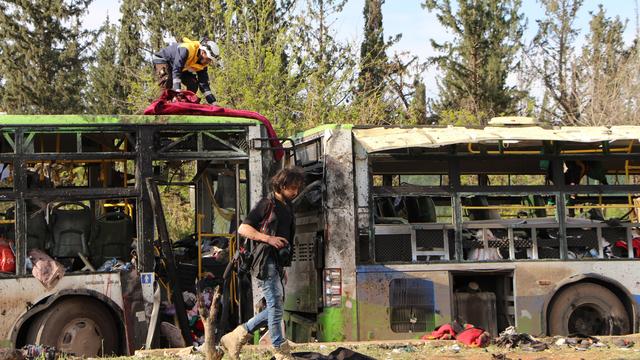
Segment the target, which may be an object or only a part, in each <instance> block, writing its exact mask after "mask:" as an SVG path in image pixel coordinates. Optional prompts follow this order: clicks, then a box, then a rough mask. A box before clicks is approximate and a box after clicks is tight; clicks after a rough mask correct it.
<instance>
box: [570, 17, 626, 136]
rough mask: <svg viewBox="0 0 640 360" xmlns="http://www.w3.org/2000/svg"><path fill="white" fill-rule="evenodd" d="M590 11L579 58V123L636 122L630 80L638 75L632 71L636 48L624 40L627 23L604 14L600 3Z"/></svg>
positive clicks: (611, 123)
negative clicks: (584, 40)
mask: <svg viewBox="0 0 640 360" xmlns="http://www.w3.org/2000/svg"><path fill="white" fill-rule="evenodd" d="M591 15H592V16H591V21H590V22H589V29H590V32H589V35H588V36H587V42H586V44H585V46H584V47H583V48H582V54H581V56H580V58H579V59H578V62H579V69H578V70H579V72H580V79H581V80H582V81H581V82H580V85H581V86H580V87H579V89H580V96H579V98H580V99H581V100H582V101H581V102H580V106H581V107H580V114H581V116H580V118H579V119H577V121H578V124H580V125H614V124H634V123H637V121H638V116H637V115H635V114H637V110H638V105H637V101H636V100H637V98H638V97H637V96H638V92H637V88H636V89H635V91H634V90H633V88H634V82H633V80H631V79H635V78H637V76H634V75H632V74H633V73H634V72H635V71H637V64H635V63H634V61H635V59H636V56H635V55H637V51H636V50H635V49H634V47H633V46H632V47H631V48H626V46H625V44H624V40H623V35H624V31H625V27H626V24H625V22H623V21H622V20H620V18H618V17H616V18H609V17H607V16H606V13H605V10H604V8H603V7H602V5H600V6H599V8H598V11H597V12H596V13H592V14H591ZM635 84H637V81H636V82H635ZM630 90H631V91H630Z"/></svg>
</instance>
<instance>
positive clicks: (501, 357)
mask: <svg viewBox="0 0 640 360" xmlns="http://www.w3.org/2000/svg"><path fill="white" fill-rule="evenodd" d="M491 360H511V358H508V357H507V354H491Z"/></svg>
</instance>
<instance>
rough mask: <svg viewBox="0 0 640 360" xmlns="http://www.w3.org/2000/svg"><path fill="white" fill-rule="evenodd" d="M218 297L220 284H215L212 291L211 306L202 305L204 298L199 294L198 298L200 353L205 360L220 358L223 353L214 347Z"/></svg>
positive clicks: (218, 359) (217, 359)
mask: <svg viewBox="0 0 640 360" xmlns="http://www.w3.org/2000/svg"><path fill="white" fill-rule="evenodd" d="M219 299H220V286H216V289H215V290H214V291H213V299H211V306H210V307H209V309H208V310H207V308H206V307H205V306H204V298H203V297H202V295H200V299H198V312H199V313H200V318H201V319H202V323H203V324H204V344H203V346H202V353H203V354H204V358H205V359H206V360H220V359H222V355H223V354H224V353H223V352H222V351H219V350H218V349H216V324H215V322H216V317H217V315H218V308H219V306H218V300H219Z"/></svg>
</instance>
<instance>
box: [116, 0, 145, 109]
mask: <svg viewBox="0 0 640 360" xmlns="http://www.w3.org/2000/svg"><path fill="white" fill-rule="evenodd" d="M141 7H142V4H141V2H140V1H137V0H123V1H122V4H121V5H120V13H121V14H122V16H121V18H120V26H119V31H118V34H117V47H118V48H117V59H118V62H117V69H116V70H117V80H118V83H117V84H114V85H115V86H117V88H118V89H119V92H118V93H117V98H116V99H115V100H117V103H119V104H125V105H118V106H117V108H116V109H117V110H118V111H120V112H122V113H129V112H136V111H137V110H139V109H134V108H133V107H134V105H132V104H131V102H130V101H131V99H130V97H137V96H138V95H137V94H135V93H134V91H133V89H134V88H137V86H136V84H137V83H139V82H141V81H142V78H143V77H144V75H145V74H144V73H146V72H150V71H152V69H151V65H150V64H148V63H146V62H145V56H144V55H145V53H144V49H145V48H147V46H146V45H145V43H144V42H143V35H144V29H143V27H142V23H141V22H140V18H141V17H142V16H143V13H142V8H141ZM115 95H116V94H114V96H115Z"/></svg>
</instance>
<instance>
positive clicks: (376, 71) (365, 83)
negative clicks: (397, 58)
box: [358, 0, 387, 96]
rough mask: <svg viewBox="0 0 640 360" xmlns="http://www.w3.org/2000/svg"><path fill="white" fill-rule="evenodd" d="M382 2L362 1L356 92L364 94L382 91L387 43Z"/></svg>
mask: <svg viewBox="0 0 640 360" xmlns="http://www.w3.org/2000/svg"><path fill="white" fill-rule="evenodd" d="M382 4H384V0H365V2H364V9H363V14H364V40H363V41H362V44H361V45H360V74H359V76H358V92H359V93H360V94H362V95H364V96H369V95H370V94H375V95H380V94H382V93H383V91H384V87H383V84H384V78H385V75H386V72H385V65H386V63H387V54H386V49H387V45H386V44H385V41H384V29H383V27H382Z"/></svg>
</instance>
